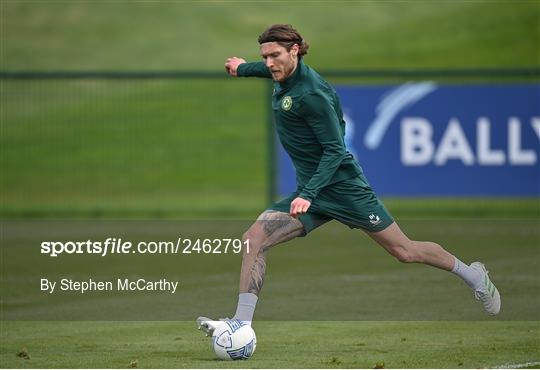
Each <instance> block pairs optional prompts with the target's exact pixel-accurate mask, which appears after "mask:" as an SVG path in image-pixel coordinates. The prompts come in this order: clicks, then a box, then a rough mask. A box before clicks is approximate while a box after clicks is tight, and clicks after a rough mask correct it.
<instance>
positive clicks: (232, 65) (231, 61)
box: [225, 57, 246, 77]
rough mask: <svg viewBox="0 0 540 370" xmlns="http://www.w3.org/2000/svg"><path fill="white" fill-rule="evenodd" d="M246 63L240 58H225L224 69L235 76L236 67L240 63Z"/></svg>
mask: <svg viewBox="0 0 540 370" xmlns="http://www.w3.org/2000/svg"><path fill="white" fill-rule="evenodd" d="M243 63H246V61H245V60H244V59H242V58H237V57H232V58H227V61H226V62H225V70H226V71H227V73H228V74H229V75H230V76H233V77H237V76H238V75H237V74H236V69H237V68H238V66H239V65H240V64H243Z"/></svg>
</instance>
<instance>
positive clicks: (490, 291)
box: [470, 262, 501, 315]
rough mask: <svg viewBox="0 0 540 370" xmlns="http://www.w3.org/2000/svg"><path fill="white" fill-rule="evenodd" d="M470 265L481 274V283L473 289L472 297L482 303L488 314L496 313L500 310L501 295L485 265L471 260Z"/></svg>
mask: <svg viewBox="0 0 540 370" xmlns="http://www.w3.org/2000/svg"><path fill="white" fill-rule="evenodd" d="M470 267H471V268H472V269H475V270H476V271H478V272H479V273H480V274H482V283H481V284H480V286H479V287H478V288H476V289H475V290H474V297H475V298H476V299H477V300H479V301H481V302H482V303H483V305H484V309H485V310H486V311H487V313H488V314H490V315H496V314H498V313H499V311H500V310H501V295H500V294H499V291H498V290H497V288H496V287H495V285H494V284H493V283H492V282H491V280H490V279H489V276H488V273H489V272H488V271H487V270H486V266H484V264H483V263H481V262H473V263H471V266H470Z"/></svg>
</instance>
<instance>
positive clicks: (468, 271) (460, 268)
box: [452, 257, 482, 289]
mask: <svg viewBox="0 0 540 370" xmlns="http://www.w3.org/2000/svg"><path fill="white" fill-rule="evenodd" d="M454 259H455V262H454V268H453V269H452V272H453V273H454V274H456V275H457V276H459V277H460V278H462V279H463V280H464V281H465V282H466V283H467V285H468V286H469V287H470V288H471V289H475V288H476V287H478V286H479V285H480V284H481V283H482V274H480V273H479V272H478V271H476V270H474V269H472V268H471V267H470V266H468V265H466V264H464V263H463V262H461V261H460V260H458V259H457V258H456V257H454Z"/></svg>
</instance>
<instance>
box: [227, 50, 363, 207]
mask: <svg viewBox="0 0 540 370" xmlns="http://www.w3.org/2000/svg"><path fill="white" fill-rule="evenodd" d="M237 75H238V76H240V77H265V78H272V74H271V72H270V70H269V69H268V68H267V67H266V65H265V64H264V63H263V62H254V63H243V64H240V65H239V66H238V69H237ZM272 110H273V113H274V123H275V126H276V131H277V133H278V137H279V140H280V142H281V144H282V145H283V148H284V149H285V150H286V151H287V153H288V154H289V156H290V157H291V160H292V162H293V165H294V167H295V169H296V183H297V192H298V193H299V195H298V196H299V197H301V198H303V199H306V200H309V201H310V202H312V201H313V200H314V199H315V198H316V197H317V195H318V194H319V192H320V191H321V190H322V189H323V188H324V187H325V186H328V185H331V184H334V183H336V182H338V181H342V180H346V179H349V178H352V177H355V176H358V175H359V174H361V173H362V169H361V167H360V166H359V165H358V163H357V162H356V160H355V159H354V157H353V156H352V154H351V153H349V152H348V151H347V149H346V148H345V121H344V120H343V112H342V110H341V104H340V101H339V97H338V95H337V94H336V92H335V90H334V89H333V88H332V86H330V84H329V83H328V82H326V81H325V80H323V79H322V77H321V76H320V75H319V74H318V73H317V72H315V71H314V70H313V69H312V68H310V67H309V66H307V65H306V64H304V62H303V60H302V59H300V61H299V62H298V66H297V68H296V70H295V71H294V72H293V74H292V75H291V76H289V77H288V78H287V79H286V80H285V81H283V82H274V92H273V94H272Z"/></svg>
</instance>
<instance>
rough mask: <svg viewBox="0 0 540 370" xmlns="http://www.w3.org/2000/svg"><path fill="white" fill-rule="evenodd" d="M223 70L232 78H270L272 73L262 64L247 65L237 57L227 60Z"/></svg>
mask: <svg viewBox="0 0 540 370" xmlns="http://www.w3.org/2000/svg"><path fill="white" fill-rule="evenodd" d="M225 70H226V71H227V73H228V74H229V75H230V76H233V77H264V78H272V73H271V72H270V70H269V69H268V67H266V65H265V64H264V63H263V62H253V63H248V62H246V61H245V60H244V59H242V58H238V57H231V58H227V61H226V62H225Z"/></svg>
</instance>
